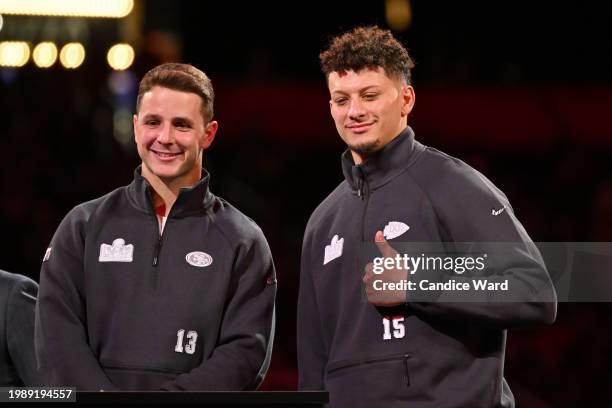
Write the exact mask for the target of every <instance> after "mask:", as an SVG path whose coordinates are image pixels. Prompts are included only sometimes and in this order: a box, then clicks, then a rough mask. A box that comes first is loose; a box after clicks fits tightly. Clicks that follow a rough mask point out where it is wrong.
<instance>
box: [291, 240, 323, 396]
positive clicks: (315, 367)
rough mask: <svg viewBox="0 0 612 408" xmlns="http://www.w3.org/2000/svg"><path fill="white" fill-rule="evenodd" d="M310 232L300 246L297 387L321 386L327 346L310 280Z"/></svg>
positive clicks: (314, 388) (303, 388) (321, 388)
mask: <svg viewBox="0 0 612 408" xmlns="http://www.w3.org/2000/svg"><path fill="white" fill-rule="evenodd" d="M308 237H309V234H308V232H307V233H306V236H305V239H304V244H303V246H302V260H301V272H300V289H299V296H298V310H297V359H298V372H299V383H298V388H299V389H300V390H323V389H325V386H324V374H325V366H326V364H327V348H326V347H325V344H324V343H323V341H324V339H323V333H322V330H321V318H320V314H319V307H318V305H317V299H316V296H315V290H314V282H313V280H312V270H311V268H312V267H313V263H312V262H311V260H310V258H311V256H310V253H311V251H310V248H309V243H308V242H309V241H310V240H309V239H308Z"/></svg>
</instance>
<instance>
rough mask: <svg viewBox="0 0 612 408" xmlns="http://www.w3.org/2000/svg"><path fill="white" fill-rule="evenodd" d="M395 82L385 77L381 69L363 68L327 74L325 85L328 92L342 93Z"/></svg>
mask: <svg viewBox="0 0 612 408" xmlns="http://www.w3.org/2000/svg"><path fill="white" fill-rule="evenodd" d="M390 82H395V81H394V80H393V79H392V78H390V77H389V76H387V75H386V73H385V70H384V69H383V68H381V67H378V68H376V69H372V68H363V69H360V70H358V71H354V70H345V71H334V72H331V73H330V74H329V77H328V79H327V85H328V86H329V90H330V92H342V91H347V90H352V89H363V88H367V87H372V86H384V85H388V84H389V83H390Z"/></svg>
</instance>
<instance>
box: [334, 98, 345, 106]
mask: <svg viewBox="0 0 612 408" xmlns="http://www.w3.org/2000/svg"><path fill="white" fill-rule="evenodd" d="M347 100H348V99H346V98H339V99H336V100H334V103H335V104H336V105H344V104H346V102H347Z"/></svg>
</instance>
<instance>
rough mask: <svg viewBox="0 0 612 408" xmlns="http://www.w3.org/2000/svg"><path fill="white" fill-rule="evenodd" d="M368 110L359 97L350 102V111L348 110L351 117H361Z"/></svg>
mask: <svg viewBox="0 0 612 408" xmlns="http://www.w3.org/2000/svg"><path fill="white" fill-rule="evenodd" d="M365 114H366V112H365V107H364V105H363V102H362V101H361V100H359V98H357V99H353V100H352V101H351V102H350V106H349V111H348V115H349V117H350V118H360V117H363V116H365Z"/></svg>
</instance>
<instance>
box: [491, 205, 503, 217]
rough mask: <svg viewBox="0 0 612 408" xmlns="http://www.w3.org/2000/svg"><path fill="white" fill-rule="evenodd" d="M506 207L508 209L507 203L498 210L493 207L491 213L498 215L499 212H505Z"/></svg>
mask: <svg viewBox="0 0 612 408" xmlns="http://www.w3.org/2000/svg"><path fill="white" fill-rule="evenodd" d="M505 209H506V206H505V205H504V206H503V207H502V208H500V209H499V210H496V209H495V208H491V215H493V216H495V217H497V216H498V215H499V214H501V213H503V212H504V210H505Z"/></svg>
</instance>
